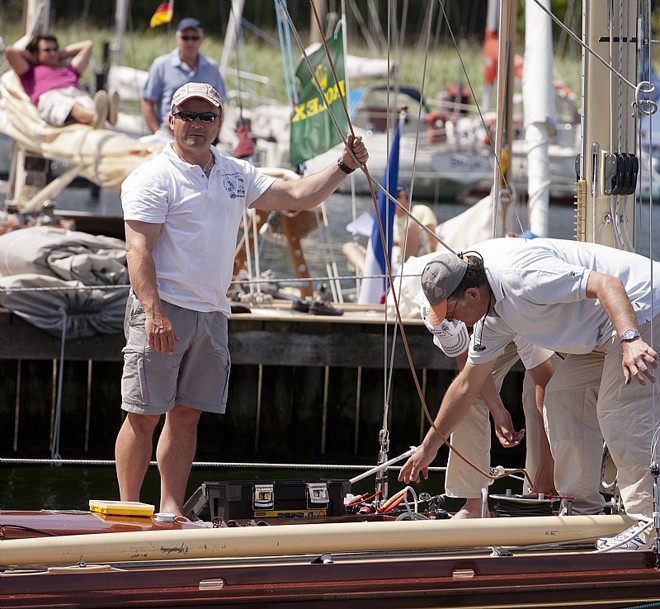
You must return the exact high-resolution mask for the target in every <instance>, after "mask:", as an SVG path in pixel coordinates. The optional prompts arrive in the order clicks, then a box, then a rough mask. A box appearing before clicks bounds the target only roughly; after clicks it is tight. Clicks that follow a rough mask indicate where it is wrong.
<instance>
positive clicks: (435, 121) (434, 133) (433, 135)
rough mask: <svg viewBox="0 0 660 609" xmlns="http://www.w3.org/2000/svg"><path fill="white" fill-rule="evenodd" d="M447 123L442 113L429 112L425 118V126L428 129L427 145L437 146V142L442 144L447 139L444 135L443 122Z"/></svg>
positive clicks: (445, 116)
mask: <svg viewBox="0 0 660 609" xmlns="http://www.w3.org/2000/svg"><path fill="white" fill-rule="evenodd" d="M446 121H447V115H446V114H445V113H444V112H440V111H439V110H434V111H433V112H429V113H428V115H427V117H426V125H427V127H428V128H429V143H431V144H437V143H438V142H444V141H445V139H446V138H447V135H446V133H445V122H446Z"/></svg>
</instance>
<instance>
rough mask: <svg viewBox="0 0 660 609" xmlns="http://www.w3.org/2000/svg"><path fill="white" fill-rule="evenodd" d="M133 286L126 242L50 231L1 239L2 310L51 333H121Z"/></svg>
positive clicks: (38, 229)
mask: <svg viewBox="0 0 660 609" xmlns="http://www.w3.org/2000/svg"><path fill="white" fill-rule="evenodd" d="M127 283H128V271H127V267H126V252H125V244H124V242H123V241H121V240H120V239H112V238H110V237H104V236H102V235H96V236H93V235H88V234H87V233H82V232H78V231H67V230H63V229H60V228H52V227H44V226H37V227H31V228H23V229H19V230H15V231H12V232H9V233H6V234H4V235H2V236H0V306H3V307H5V308H7V309H9V310H10V311H13V312H14V313H15V314H16V315H18V316H20V317H22V318H23V319H25V320H26V321H28V322H29V323H31V324H33V325H35V326H37V327H38V328H41V329H42V330H45V331H46V332H48V333H50V334H54V335H56V336H60V335H61V334H62V331H63V329H65V331H66V336H67V337H69V338H79V337H85V336H92V335H94V334H99V333H100V334H111V333H115V332H120V331H121V330H122V328H123V321H124V311H125V307H126V298H127V296H128V286H127Z"/></svg>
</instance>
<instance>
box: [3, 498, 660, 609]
mask: <svg viewBox="0 0 660 609" xmlns="http://www.w3.org/2000/svg"><path fill="white" fill-rule="evenodd" d="M547 518H548V523H551V524H549V525H547V526H545V527H544V530H546V531H555V530H558V525H557V523H561V519H557V518H553V517H547ZM570 518H573V519H575V520H574V522H579V520H580V519H581V518H585V517H579V516H575V517H570ZM570 518H569V519H568V520H570ZM601 518H604V519H605V520H603V522H609V525H608V526H610V525H611V524H612V523H613V517H601ZM608 519H609V520H608ZM0 520H1V521H2V522H1V524H2V525H3V537H2V540H1V541H0V606H1V607H3V609H17V608H19V607H20V608H37V607H39V608H51V607H52V608H54V607H89V608H92V607H94V608H98V609H101V608H108V609H110V608H120V607H121V608H125V607H145V608H146V607H151V608H155V607H157V608H165V607H234V608H237V607H256V606H258V607H262V608H282V609H283V608H284V607H286V608H291V607H295V608H301V609H305V608H310V609H311V608H312V607H313V608H320V607H324V608H334V609H340V608H341V609H353V608H355V609H357V608H360V609H365V608H371V607H378V609H380V608H385V609H387V608H391V609H404V608H429V609H430V608H436V607H443V608H451V607H455V608H459V607H460V608H475V609H476V608H478V607H493V608H501V609H504V608H512V607H521V608H522V607H525V608H527V609H529V608H530V607H535V608H536V607H604V608H615V607H617V608H620V607H632V606H636V605H640V604H648V603H653V602H660V570H658V569H657V568H656V557H655V555H654V553H652V552H614V553H607V554H596V553H595V552H594V551H593V542H588V543H583V544H582V545H579V543H578V542H575V543H574V544H573V545H572V547H571V548H567V547H564V548H563V549H555V550H530V549H524V548H521V547H518V548H512V549H511V556H506V555H497V556H495V555H493V554H492V552H493V551H492V548H490V547H487V544H488V540H487V536H488V535H492V533H493V531H494V530H495V529H503V530H509V531H511V539H512V540H515V539H517V538H518V536H519V535H520V533H519V532H517V531H516V529H522V530H526V529H527V528H528V525H527V524H525V523H524V522H520V521H525V520H529V521H531V520H538V519H526V518H519V519H490V520H489V521H480V522H474V521H473V523H472V524H473V528H474V529H475V530H482V531H484V533H483V541H482V543H481V544H480V545H482V546H485V547H482V548H465V549H458V548H455V547H450V546H452V545H460V544H457V543H455V541H454V542H452V544H450V543H443V541H442V539H440V538H439V537H438V536H437V532H438V531H440V532H442V531H445V529H446V530H447V534H448V535H449V528H450V527H451V528H456V529H460V528H461V526H462V527H465V526H466V523H465V522H462V523H460V522H459V521H455V523H454V524H452V523H451V521H438V525H439V526H438V527H437V531H434V530H433V529H432V530H430V531H429V532H428V537H427V538H428V544H427V547H434V548H436V549H434V550H431V549H429V550H422V551H420V550H416V551H403V550H400V549H399V550H379V551H359V550H357V549H356V550H354V551H350V550H347V549H346V546H341V547H342V549H330V548H331V547H332V546H333V543H332V542H331V541H329V538H324V537H323V533H322V530H323V529H324V528H325V529H327V528H328V526H329V525H328V524H307V525H306V524H300V525H291V526H287V525H283V526H272V527H250V528H246V529H238V537H240V531H245V533H246V544H245V545H246V548H245V551H244V552H243V553H242V554H241V548H240V547H238V548H235V547H234V546H232V544H233V543H235V541H236V538H237V529H232V528H229V529H210V530H208V529H207V532H208V533H209V536H208V539H209V544H208V552H207V553H206V555H205V557H199V556H200V553H199V552H198V551H197V550H196V549H195V544H196V541H197V538H198V537H200V536H202V535H203V534H204V531H203V530H202V531H200V529H199V527H198V526H196V525H193V524H191V523H181V524H179V523H176V524H173V525H167V527H165V529H166V532H167V535H163V532H164V527H163V526H162V525H159V524H157V523H155V522H153V521H152V520H151V518H142V517H139V518H135V517H133V518H130V517H128V518H127V517H115V516H99V515H92V514H89V513H85V512H68V513H66V512H63V513H59V512H6V511H4V512H0ZM358 524H359V526H365V527H373V528H374V529H375V530H380V531H381V532H383V535H386V536H388V535H387V531H388V530H389V528H390V527H395V528H396V529H398V528H399V525H404V528H406V527H405V525H415V524H416V523H411V522H408V523H405V522H404V523H395V522H382V521H377V522H372V523H358ZM454 525H455V526H454ZM568 526H570V527H573V525H572V524H570V523H569V525H568ZM292 527H295V528H298V529H300V530H303V531H304V532H303V533H300V532H298V533H296V534H295V535H293V536H296V535H298V536H302V537H305V536H307V535H309V536H310V537H317V538H318V539H319V540H321V541H319V543H318V544H317V545H318V551H317V550H308V551H300V552H295V554H294V552H293V551H292V550H291V551H290V553H288V554H287V552H289V547H288V546H287V544H288V543H291V542H290V540H289V539H287V537H290V536H291V535H287V531H291V530H292ZM341 528H346V529H347V530H348V529H350V528H351V527H350V526H347V527H344V526H343V525H342V526H341V527H339V528H338V530H341ZM408 528H409V529H410V531H414V530H415V529H416V528H417V527H414V526H411V527H408ZM185 529H191V530H185ZM259 529H262V530H263V529H265V530H266V531H273V530H278V531H280V533H281V534H280V535H279V536H280V537H281V539H282V542H281V545H282V551H280V552H279V554H280V555H279V556H264V557H253V556H249V553H250V552H251V551H252V550H251V548H252V546H250V543H252V541H250V542H248V541H247V540H248V539H250V538H255V537H256V538H258V537H260V536H261V533H260V531H259ZM490 529H493V531H490ZM314 530H319V531H321V532H320V533H319V535H318V536H317V535H316V534H315V533H313V531H314ZM391 530H392V531H393V533H392V537H393V538H394V537H396V536H397V533H396V532H395V529H391ZM489 531H490V532H489ZM48 533H51V534H54V535H55V536H56V537H54V538H50V537H46V535H47V534H48ZM434 534H435V535H436V536H435V537H434ZM524 534H525V535H528V533H527V532H525V533H524ZM567 535H568V533H564V532H562V533H558V534H557V536H558V539H561V540H564V542H565V541H566V539H567ZM269 536H271V537H272V534H267V535H265V537H264V538H268V537H269ZM169 537H171V538H172V539H174V538H176V539H177V540H178V544H179V545H178V546H176V547H177V548H178V549H179V550H180V551H179V552H171V553H169V554H168V553H167V552H160V554H161V555H162V558H161V559H160V560H154V559H152V558H151V557H150V556H149V555H147V554H144V555H140V554H139V552H138V551H137V550H136V553H135V555H134V556H131V557H126V558H124V559H121V560H118V559H117V558H116V547H115V548H114V549H113V545H114V546H116V544H117V543H118V541H117V540H122V541H121V543H124V541H123V540H129V539H133V540H134V542H135V543H139V544H142V545H138V546H135V547H136V548H139V547H146V546H145V545H144V544H145V543H148V538H153V540H154V541H156V543H155V544H151V545H153V546H154V547H155V548H156V550H158V548H160V549H161V550H162V549H163V548H164V545H163V544H161V541H163V540H165V541H167V540H168V539H169ZM223 537H224V538H225V539H226V543H225V544H223V543H220V544H219V545H215V544H218V539H220V540H222V539H223ZM85 538H88V539H89V540H93V541H94V542H95V545H99V544H100V545H105V546H106V547H107V548H108V551H107V554H106V556H105V560H103V553H101V555H99V554H98V553H97V554H96V555H94V556H95V557H94V559H93V560H90V558H89V557H92V554H89V553H88V551H87V549H86V548H85V547H84V545H85V542H84V539H85ZM50 539H53V541H50ZM76 540H80V544H79V545H80V552H79V554H78V558H77V559H75V560H74V559H73V558H72V556H73V555H72V554H70V551H71V548H70V547H69V549H67V550H66V551H67V552H69V554H67V555H66V557H65V559H64V560H61V561H58V560H57V559H54V558H53V557H54V554H53V552H52V549H53V547H55V546H58V545H59V544H64V545H67V544H68V546H71V543H70V542H75V541H76ZM104 540H105V541H104ZM34 541H37V542H39V543H33V542H34ZM445 541H447V542H448V541H449V539H448V538H447V539H445ZM388 544H389V545H390V547H394V545H395V543H394V542H387V541H383V544H382V545H383V547H386V546H388ZM64 545H63V546H62V547H64ZM74 545H75V544H74ZM360 545H361V542H360V541H359V540H357V539H356V540H355V543H354V547H355V548H359V547H360ZM362 545H368V542H366V541H365V544H362ZM17 546H18V547H23V546H31V547H32V549H31V550H30V551H31V552H33V553H31V554H30V555H29V560H25V561H24V562H22V563H21V564H20V565H19V564H16V563H12V556H13V557H16V556H18V554H12V552H13V550H12V548H13V547H17ZM248 546H249V547H248ZM171 547H174V546H171ZM411 547H414V543H412V535H411ZM440 547H443V548H445V549H442V550H441V549H437V548H440ZM35 548H36V552H35V551H34V550H35ZM39 548H43V552H40V551H39ZM291 548H293V546H291ZM335 548H340V545H339V544H335ZM271 551H273V552H275V550H271ZM323 552H327V553H325V554H324V553H323ZM156 554H158V551H156ZM181 556H183V558H178V559H174V558H175V557H181ZM192 556H198V557H197V558H191V557H192ZM220 556H224V557H222V558H221V557H220ZM40 559H41V560H43V563H42V564H38V561H39V560H40ZM12 564H13V566H12ZM47 565H52V566H50V567H49V566H47Z"/></svg>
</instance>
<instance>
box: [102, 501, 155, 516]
mask: <svg viewBox="0 0 660 609" xmlns="http://www.w3.org/2000/svg"><path fill="white" fill-rule="evenodd" d="M89 509H90V510H91V511H92V512H100V513H101V514H114V515H116V516H153V515H154V511H155V509H156V508H155V506H153V505H151V504H149V503H141V502H139V501H105V500H99V499H90V500H89Z"/></svg>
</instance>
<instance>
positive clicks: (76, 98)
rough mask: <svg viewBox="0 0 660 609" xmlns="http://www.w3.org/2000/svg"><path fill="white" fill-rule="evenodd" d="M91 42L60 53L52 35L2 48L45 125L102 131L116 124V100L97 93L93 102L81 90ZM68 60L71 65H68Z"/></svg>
mask: <svg viewBox="0 0 660 609" xmlns="http://www.w3.org/2000/svg"><path fill="white" fill-rule="evenodd" d="M91 55H92V41H91V40H82V41H80V42H74V43H72V44H69V45H67V46H66V47H65V48H64V49H60V47H59V44H58V42H57V38H56V37H55V36H54V35H53V34H37V35H36V36H34V37H32V38H31V39H30V41H29V42H28V44H27V46H25V48H23V46H22V44H21V43H20V41H19V43H16V44H14V45H11V46H8V47H6V48H5V57H6V58H7V61H8V62H9V65H10V66H11V67H12V69H13V70H14V72H16V74H17V75H18V77H19V79H20V81H21V84H22V85H23V89H25V92H26V93H27V95H28V96H29V97H30V100H31V101H32V103H33V104H34V105H35V106H37V109H38V111H39V116H40V117H41V118H42V119H43V120H44V121H45V122H47V123H48V124H50V125H53V126H55V127H61V126H62V125H66V124H69V123H81V124H83V125H90V126H92V127H95V128H102V127H104V126H105V122H106V121H107V122H108V123H110V124H111V125H114V124H115V123H116V122H117V109H118V105H119V97H118V95H117V94H116V93H113V94H112V95H110V96H109V95H108V93H107V92H106V91H97V93H96V95H95V96H94V98H92V97H91V96H90V95H89V93H87V92H86V91H84V90H83V89H81V87H80V76H81V75H82V73H83V72H84V71H85V69H86V68H87V66H88V64H89V60H90V57H91ZM67 60H70V61H67Z"/></svg>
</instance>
